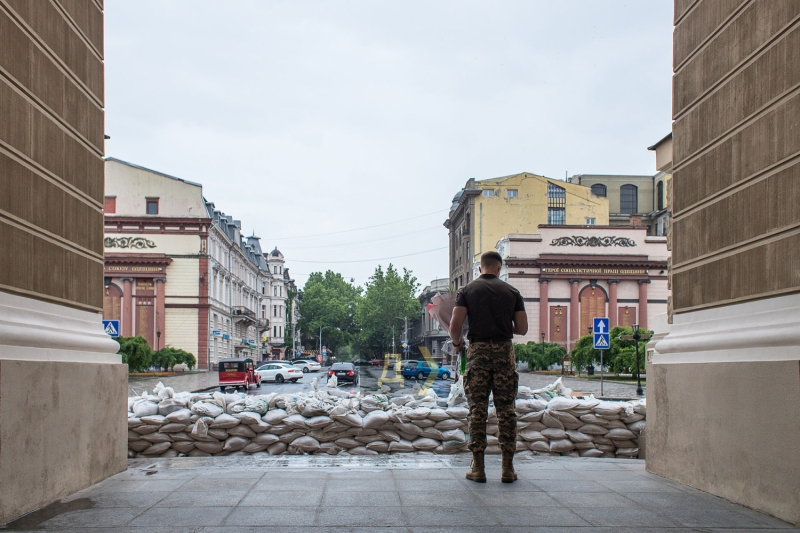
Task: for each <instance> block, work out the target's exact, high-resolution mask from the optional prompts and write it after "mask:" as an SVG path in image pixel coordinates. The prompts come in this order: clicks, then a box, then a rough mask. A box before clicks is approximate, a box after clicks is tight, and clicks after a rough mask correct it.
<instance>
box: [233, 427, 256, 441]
mask: <svg viewBox="0 0 800 533" xmlns="http://www.w3.org/2000/svg"><path fill="white" fill-rule="evenodd" d="M228 435H230V436H231V437H244V438H246V439H254V438H255V437H256V432H255V431H253V430H252V429H250V426H245V425H244V424H240V425H238V426H236V427H232V428H230V429H229V430H228Z"/></svg>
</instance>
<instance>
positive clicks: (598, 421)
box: [580, 413, 609, 428]
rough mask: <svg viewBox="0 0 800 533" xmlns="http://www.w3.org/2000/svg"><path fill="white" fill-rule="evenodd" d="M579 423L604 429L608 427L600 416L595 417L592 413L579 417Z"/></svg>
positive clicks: (606, 421)
mask: <svg viewBox="0 0 800 533" xmlns="http://www.w3.org/2000/svg"><path fill="white" fill-rule="evenodd" d="M580 419H581V422H584V423H586V424H594V425H596V426H603V427H604V428H607V427H608V424H609V421H608V420H606V419H605V418H603V417H602V416H597V415H596V414H594V413H590V414H585V415H582V416H581V417H580Z"/></svg>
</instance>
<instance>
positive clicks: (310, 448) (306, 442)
mask: <svg viewBox="0 0 800 533" xmlns="http://www.w3.org/2000/svg"><path fill="white" fill-rule="evenodd" d="M290 446H294V447H295V448H300V449H301V450H303V451H304V452H306V453H313V452H315V451H317V450H319V441H318V440H317V439H315V438H313V437H309V436H307V435H306V436H304V437H297V438H296V439H294V440H293V441H292V443H291V444H290Z"/></svg>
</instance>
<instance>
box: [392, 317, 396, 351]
mask: <svg viewBox="0 0 800 533" xmlns="http://www.w3.org/2000/svg"><path fill="white" fill-rule="evenodd" d="M392 353H393V354H394V353H397V351H396V350H395V347H394V323H393V324H392Z"/></svg>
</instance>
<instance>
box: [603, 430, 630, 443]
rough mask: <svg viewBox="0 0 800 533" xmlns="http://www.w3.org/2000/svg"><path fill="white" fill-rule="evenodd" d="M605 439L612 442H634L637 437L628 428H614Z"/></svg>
mask: <svg viewBox="0 0 800 533" xmlns="http://www.w3.org/2000/svg"><path fill="white" fill-rule="evenodd" d="M605 437H606V438H608V439H611V440H632V439H635V438H636V435H634V434H633V432H632V431H631V430H629V429H627V428H625V429H622V428H613V429H610V430H609V431H608V433H606V435H605Z"/></svg>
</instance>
